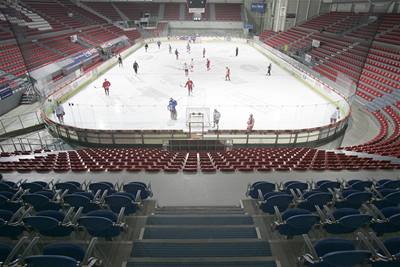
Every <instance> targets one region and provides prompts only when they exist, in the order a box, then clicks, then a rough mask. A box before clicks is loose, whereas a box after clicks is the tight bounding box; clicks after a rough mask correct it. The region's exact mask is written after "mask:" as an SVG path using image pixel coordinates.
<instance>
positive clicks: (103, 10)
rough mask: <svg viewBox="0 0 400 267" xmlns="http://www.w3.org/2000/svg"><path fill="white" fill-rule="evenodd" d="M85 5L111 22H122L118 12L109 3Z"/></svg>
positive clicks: (89, 3)
mask: <svg viewBox="0 0 400 267" xmlns="http://www.w3.org/2000/svg"><path fill="white" fill-rule="evenodd" d="M85 5H87V6H89V7H90V8H92V9H94V10H95V11H97V12H99V13H100V14H102V15H104V16H105V17H107V18H109V19H111V20H112V21H118V20H122V18H121V16H120V15H119V13H118V11H117V10H116V9H115V8H114V6H113V5H112V4H111V3H106V2H85Z"/></svg>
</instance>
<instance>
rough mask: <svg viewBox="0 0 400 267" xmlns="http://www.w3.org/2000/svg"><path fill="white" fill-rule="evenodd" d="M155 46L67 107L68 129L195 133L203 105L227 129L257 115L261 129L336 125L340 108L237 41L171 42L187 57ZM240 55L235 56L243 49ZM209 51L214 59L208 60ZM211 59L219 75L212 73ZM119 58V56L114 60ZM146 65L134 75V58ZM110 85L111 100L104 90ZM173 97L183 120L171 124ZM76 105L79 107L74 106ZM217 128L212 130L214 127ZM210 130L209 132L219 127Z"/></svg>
mask: <svg viewBox="0 0 400 267" xmlns="http://www.w3.org/2000/svg"><path fill="white" fill-rule="evenodd" d="M168 44H169V43H166V42H163V43H162V44H161V49H158V47H157V45H156V44H154V43H151V44H149V49H148V52H145V49H144V47H142V48H140V49H139V50H138V51H136V52H134V53H133V54H131V55H130V56H129V57H127V58H125V59H124V60H123V67H120V66H118V64H117V65H115V66H114V67H113V68H111V69H110V70H109V71H108V72H106V73H105V74H104V75H101V76H99V78H98V79H97V80H95V81H94V82H92V83H90V84H89V85H88V86H87V87H86V88H84V89H83V90H82V91H81V92H79V93H78V94H76V95H75V96H73V97H72V98H71V99H69V100H68V101H67V102H66V103H64V104H63V106H64V109H65V112H66V115H65V124H68V125H73V126H77V127H82V128H92V129H121V130H122V129H183V130H187V129H188V126H187V123H186V109H187V108H188V107H196V108H199V107H202V108H208V109H209V110H210V114H209V116H210V120H211V121H212V112H213V110H214V109H217V110H218V111H219V112H220V113H221V119H220V127H219V128H220V129H246V122H247V119H248V117H249V114H251V113H252V114H253V115H254V118H255V125H254V129H255V130H271V129H299V128H309V127H318V126H322V125H326V124H329V120H330V116H331V114H332V113H333V111H334V109H335V106H333V105H332V104H330V103H329V102H328V100H326V99H324V98H323V97H321V96H320V95H319V94H317V93H316V92H314V91H313V90H312V89H311V88H309V87H308V86H307V85H305V84H304V83H302V82H301V81H299V80H297V79H295V78H294V77H293V76H292V75H291V74H290V73H288V72H287V71H285V70H283V69H281V68H279V67H278V66H277V65H276V64H274V63H272V75H271V76H266V72H267V66H268V64H269V63H270V60H269V59H268V58H267V57H266V56H264V55H263V54H261V53H260V52H259V51H257V50H256V49H255V48H253V47H251V46H249V45H247V44H239V43H234V42H227V41H226V42H224V41H220V42H203V43H195V44H191V53H190V54H189V53H187V52H186V44H187V42H186V41H172V42H170V44H171V46H172V50H173V52H174V50H175V49H178V51H179V53H180V54H179V60H176V58H175V55H174V53H172V54H170V53H169V51H168ZM236 47H238V48H239V55H238V56H237V57H236V56H235V48H236ZM203 48H205V49H206V57H205V58H203V57H202V51H203ZM192 58H193V60H194V71H193V72H190V73H189V77H190V78H191V79H192V80H193V82H194V89H193V96H188V92H187V89H186V88H184V87H183V85H184V84H185V82H186V80H187V77H185V74H184V70H183V65H184V63H185V62H186V63H187V64H190V61H191V59H192ZM206 58H209V59H210V61H211V70H210V71H207V69H206ZM112 60H115V61H117V60H116V59H112ZM135 60H136V61H137V63H138V64H139V71H138V75H135V74H134V71H133V68H132V65H133V62H134V61H135ZM226 66H229V68H230V69H231V81H225V68H226ZM104 78H107V79H108V80H109V81H110V83H111V87H110V95H109V96H106V95H105V93H104V91H103V88H102V87H101V86H102V83H103V81H104ZM170 97H173V98H174V99H176V100H177V101H178V106H177V111H178V119H177V120H176V121H175V120H171V119H170V114H169V111H168V110H167V105H168V101H169V99H170ZM72 104H73V105H72ZM211 127H212V125H211ZM211 127H210V128H208V129H211Z"/></svg>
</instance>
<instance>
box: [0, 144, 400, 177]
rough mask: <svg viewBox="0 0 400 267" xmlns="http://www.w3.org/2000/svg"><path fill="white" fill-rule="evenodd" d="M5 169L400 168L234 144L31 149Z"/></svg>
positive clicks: (1, 166) (7, 161) (8, 160)
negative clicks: (210, 148)
mask: <svg viewBox="0 0 400 267" xmlns="http://www.w3.org/2000/svg"><path fill="white" fill-rule="evenodd" d="M2 157H3V158H4V160H2V161H1V162H0V170H1V171H2V172H12V171H18V172H31V171H37V172H49V171H55V172H67V171H73V172H87V171H90V172H102V171H108V172H120V171H123V170H125V171H128V172H139V171H146V172H160V171H165V172H178V171H181V170H182V171H183V172H198V171H202V172H215V171H217V170H220V171H222V172H235V171H240V172H252V171H263V172H266V171H272V170H276V171H290V170H298V171H302V170H361V169H395V168H396V169H397V168H399V167H400V166H399V165H398V164H392V163H390V161H378V160H373V159H371V158H359V157H357V156H347V155H345V154H341V153H334V152H326V151H322V150H316V149H310V148H282V149H262V148H257V149H234V150H231V151H226V152H209V153H200V154H198V153H182V152H168V151H163V150H158V149H84V150H77V151H67V152H59V153H45V154H44V155H36V156H35V154H32V157H30V158H26V157H24V158H18V156H17V155H16V154H15V155H11V154H6V153H4V154H2Z"/></svg>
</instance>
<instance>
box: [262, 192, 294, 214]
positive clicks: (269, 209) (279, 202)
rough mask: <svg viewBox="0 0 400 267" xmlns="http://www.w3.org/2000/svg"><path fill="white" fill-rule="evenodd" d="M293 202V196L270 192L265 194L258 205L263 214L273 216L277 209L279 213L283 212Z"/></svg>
mask: <svg viewBox="0 0 400 267" xmlns="http://www.w3.org/2000/svg"><path fill="white" fill-rule="evenodd" d="M292 202H293V196H292V195H290V194H287V193H285V192H270V193H267V194H265V196H264V200H263V201H261V202H260V203H259V206H260V209H261V210H262V211H263V212H266V213H269V214H274V213H275V209H274V207H277V208H278V210H279V211H285V210H286V209H287V208H288V207H289V205H290V204H291V203H292Z"/></svg>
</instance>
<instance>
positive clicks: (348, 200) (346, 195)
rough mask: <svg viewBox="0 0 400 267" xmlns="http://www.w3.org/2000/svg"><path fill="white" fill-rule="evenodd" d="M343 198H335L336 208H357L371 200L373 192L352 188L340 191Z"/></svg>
mask: <svg viewBox="0 0 400 267" xmlns="http://www.w3.org/2000/svg"><path fill="white" fill-rule="evenodd" d="M341 194H342V197H343V198H339V199H335V203H334V205H335V207H336V208H354V209H359V208H360V207H361V205H362V204H364V203H367V202H368V201H370V200H371V198H372V196H373V194H372V193H371V192H366V191H362V192H361V191H358V190H354V189H349V190H344V191H343V192H342V193H341Z"/></svg>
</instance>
